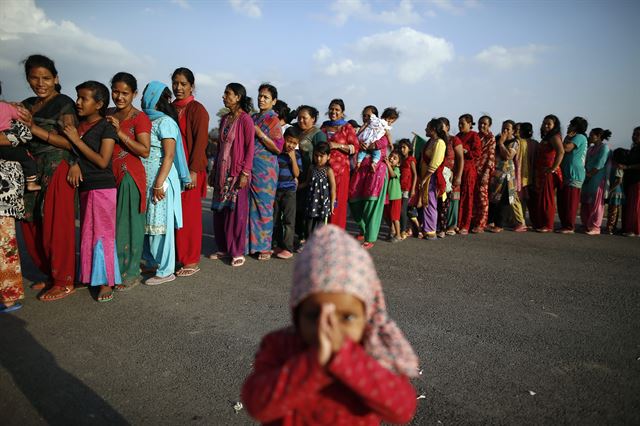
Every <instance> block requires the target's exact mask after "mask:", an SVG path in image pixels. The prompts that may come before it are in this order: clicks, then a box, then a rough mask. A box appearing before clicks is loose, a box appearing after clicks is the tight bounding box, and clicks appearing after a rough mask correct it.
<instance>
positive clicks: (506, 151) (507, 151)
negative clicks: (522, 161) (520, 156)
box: [497, 134, 518, 161]
mask: <svg viewBox="0 0 640 426" xmlns="http://www.w3.org/2000/svg"><path fill="white" fill-rule="evenodd" d="M504 139H505V138H504V134H503V135H502V137H500V139H499V140H498V142H497V143H498V152H499V153H500V157H501V158H504V159H505V160H507V161H508V160H513V157H515V156H516V154H517V153H518V152H517V151H516V150H515V149H513V148H507V147H506V146H504V142H503V141H504Z"/></svg>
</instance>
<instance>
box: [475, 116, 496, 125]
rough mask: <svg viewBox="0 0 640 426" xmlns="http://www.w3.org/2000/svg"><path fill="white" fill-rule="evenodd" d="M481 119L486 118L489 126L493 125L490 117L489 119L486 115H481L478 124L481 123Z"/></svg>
mask: <svg viewBox="0 0 640 426" xmlns="http://www.w3.org/2000/svg"><path fill="white" fill-rule="evenodd" d="M483 118H486V119H487V120H489V126H491V125H493V119H492V118H491V117H489V116H488V115H483V116H482V117H480V118H479V119H478V123H479V122H481V121H482V119H483Z"/></svg>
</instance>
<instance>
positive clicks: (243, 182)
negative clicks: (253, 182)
mask: <svg viewBox="0 0 640 426" xmlns="http://www.w3.org/2000/svg"><path fill="white" fill-rule="evenodd" d="M248 184H249V176H247V175H245V174H244V173H243V174H241V175H240V179H239V180H238V188H239V189H244V188H246V187H247V185H248Z"/></svg>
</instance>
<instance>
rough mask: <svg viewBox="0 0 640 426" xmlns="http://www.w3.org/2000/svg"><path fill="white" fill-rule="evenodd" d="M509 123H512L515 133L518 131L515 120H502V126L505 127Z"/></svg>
mask: <svg viewBox="0 0 640 426" xmlns="http://www.w3.org/2000/svg"><path fill="white" fill-rule="evenodd" d="M507 124H511V128H512V129H513V131H514V133H515V131H516V122H515V121H513V120H504V121H503V122H502V128H503V129H504V126H505V125H507Z"/></svg>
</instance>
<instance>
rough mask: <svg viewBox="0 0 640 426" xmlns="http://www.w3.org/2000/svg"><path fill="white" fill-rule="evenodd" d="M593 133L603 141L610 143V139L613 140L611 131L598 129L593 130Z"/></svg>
mask: <svg viewBox="0 0 640 426" xmlns="http://www.w3.org/2000/svg"><path fill="white" fill-rule="evenodd" d="M591 133H593V134H594V135H596V136H597V137H599V138H600V140H602V141H608V140H609V138H611V130H609V129H607V130H604V129H602V128H601V127H596V128H594V129H591Z"/></svg>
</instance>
